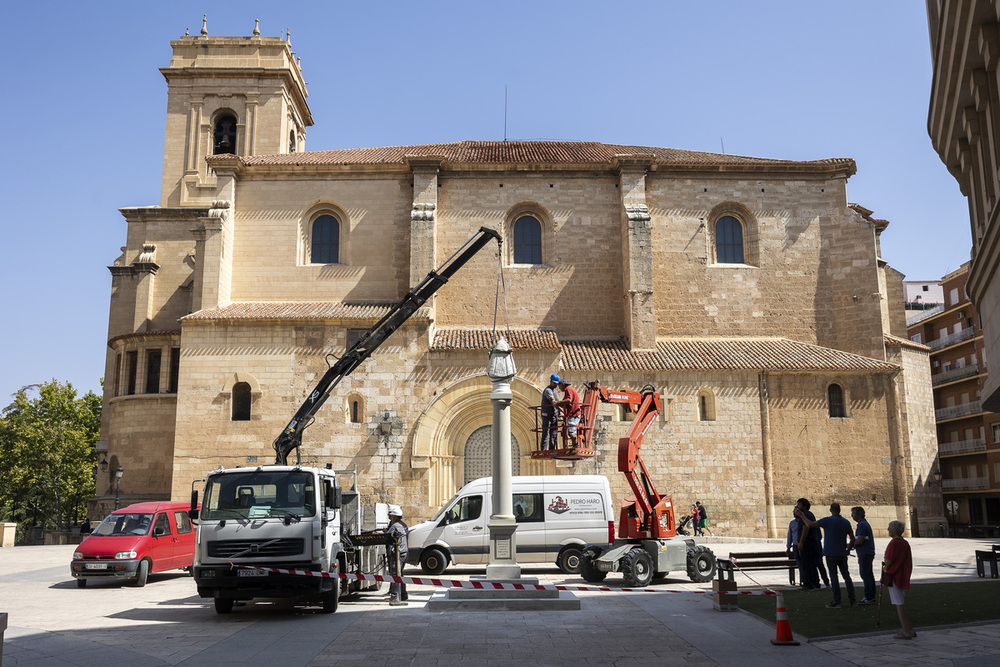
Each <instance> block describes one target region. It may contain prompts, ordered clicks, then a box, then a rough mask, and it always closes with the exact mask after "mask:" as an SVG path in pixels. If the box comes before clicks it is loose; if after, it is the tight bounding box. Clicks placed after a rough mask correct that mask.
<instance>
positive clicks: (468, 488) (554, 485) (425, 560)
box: [406, 475, 615, 574]
mask: <svg viewBox="0 0 1000 667" xmlns="http://www.w3.org/2000/svg"><path fill="white" fill-rule="evenodd" d="M512 482H513V483H512V491H513V495H514V516H515V517H516V518H517V532H516V533H515V538H516V540H517V562H518V563H546V562H555V564H556V565H558V566H559V569H561V570H562V571H563V572H566V573H567V574H577V573H579V572H580V566H581V562H582V556H583V547H584V545H586V544H607V543H608V542H611V541H613V540H614V538H615V522H614V517H613V515H612V513H611V487H610V485H609V484H608V478H607V477H601V476H599V475H581V476H575V475H540V476H536V477H513V478H512ZM492 511H493V479H492V478H490V477H486V478H483V479H477V480H476V481H474V482H470V483H469V484H466V485H465V486H464V487H462V489H461V490H460V491H459V492H458V493H457V494H455V497H454V498H452V499H451V500H449V501H448V502H447V503H445V505H444V507H442V508H441V510H440V511H439V512H438V513H437V514H436V515H434V518H433V519H431V520H430V521H424V522H423V523H420V524H417V525H415V526H413V527H412V528H410V532H409V534H408V536H407V544H408V546H409V553H408V555H407V559H406V562H407V563H410V564H416V563H420V567H421V569H422V570H423V571H424V572H426V573H427V574H441V573H442V572H444V571H445V569H446V568H447V567H448V564H449V563H458V564H473V565H475V564H479V563H483V564H485V563H488V562H489V553H490V539H489V530H488V529H487V523H488V522H489V518H490V514H491V513H492Z"/></svg>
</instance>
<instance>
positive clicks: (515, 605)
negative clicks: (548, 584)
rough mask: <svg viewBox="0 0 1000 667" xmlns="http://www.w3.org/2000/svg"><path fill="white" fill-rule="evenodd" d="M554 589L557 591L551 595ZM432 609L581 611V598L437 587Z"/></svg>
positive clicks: (566, 594)
mask: <svg viewBox="0 0 1000 667" xmlns="http://www.w3.org/2000/svg"><path fill="white" fill-rule="evenodd" d="M552 593H555V594H556V595H554V596H553V595H552ZM427 609H429V610H430V611H578V610H579V609H580V599H579V598H577V597H576V596H575V595H573V594H572V593H570V592H569V591H487V590H476V589H471V588H450V589H447V590H444V589H442V590H438V591H435V592H434V594H433V595H432V596H431V599H430V600H428V601H427Z"/></svg>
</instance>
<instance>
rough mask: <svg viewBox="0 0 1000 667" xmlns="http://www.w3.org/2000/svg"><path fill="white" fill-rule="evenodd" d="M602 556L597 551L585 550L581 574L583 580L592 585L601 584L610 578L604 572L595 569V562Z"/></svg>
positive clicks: (581, 561) (581, 563) (581, 562)
mask: <svg viewBox="0 0 1000 667" xmlns="http://www.w3.org/2000/svg"><path fill="white" fill-rule="evenodd" d="M600 555H601V552H600V551H599V550H596V549H585V550H584V552H583V558H582V559H581V560H580V574H581V575H583V580H584V581H587V582H590V583H592V584H599V583H601V582H602V581H604V579H605V577H607V576H608V573H607V572H602V571H601V570H598V569H597V568H596V567H594V560H595V559H596V558H597V557H598V556H600Z"/></svg>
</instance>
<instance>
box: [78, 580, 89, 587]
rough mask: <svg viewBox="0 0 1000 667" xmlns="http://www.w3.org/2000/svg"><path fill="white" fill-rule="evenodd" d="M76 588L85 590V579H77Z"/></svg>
mask: <svg viewBox="0 0 1000 667" xmlns="http://www.w3.org/2000/svg"><path fill="white" fill-rule="evenodd" d="M76 587H77V588H86V587H87V580H86V579H77V580H76Z"/></svg>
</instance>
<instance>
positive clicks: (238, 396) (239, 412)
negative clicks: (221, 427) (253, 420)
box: [233, 382, 250, 422]
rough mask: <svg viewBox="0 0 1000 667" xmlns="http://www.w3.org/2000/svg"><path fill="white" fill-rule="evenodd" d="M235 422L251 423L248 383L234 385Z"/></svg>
mask: <svg viewBox="0 0 1000 667" xmlns="http://www.w3.org/2000/svg"><path fill="white" fill-rule="evenodd" d="M233 421H234V422H246V421H250V384H249V383H247V382H237V383H236V384H234V385H233Z"/></svg>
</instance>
